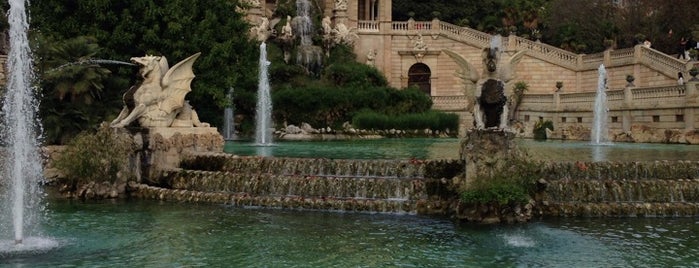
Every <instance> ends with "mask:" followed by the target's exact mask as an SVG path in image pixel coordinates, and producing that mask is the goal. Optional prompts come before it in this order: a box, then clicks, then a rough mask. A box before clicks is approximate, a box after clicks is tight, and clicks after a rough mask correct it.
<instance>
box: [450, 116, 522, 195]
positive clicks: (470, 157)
mask: <svg viewBox="0 0 699 268" xmlns="http://www.w3.org/2000/svg"><path fill="white" fill-rule="evenodd" d="M514 138H515V133H512V132H509V131H504V130H500V129H472V130H469V131H468V132H466V135H465V137H464V139H463V140H462V141H461V150H460V153H459V154H460V157H461V160H464V162H465V168H464V178H465V180H466V181H465V182H466V183H469V182H472V181H473V180H475V179H476V178H478V177H492V176H493V174H494V172H497V171H498V170H502V167H503V166H504V165H505V164H506V163H507V161H508V159H512V158H513V157H516V156H519V154H520V153H521V151H520V150H518V149H517V144H516V143H515V141H514Z"/></svg>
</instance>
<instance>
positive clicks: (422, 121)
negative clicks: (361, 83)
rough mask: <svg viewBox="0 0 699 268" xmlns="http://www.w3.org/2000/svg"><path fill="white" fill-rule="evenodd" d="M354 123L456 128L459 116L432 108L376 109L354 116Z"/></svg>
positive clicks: (382, 126)
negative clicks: (388, 112) (420, 110)
mask: <svg viewBox="0 0 699 268" xmlns="http://www.w3.org/2000/svg"><path fill="white" fill-rule="evenodd" d="M352 125H353V126H354V127H356V128H360V129H381V130H383V129H403V130H413V129H427V128H428V129H432V130H440V131H444V130H447V129H449V130H452V131H453V130H456V129H458V127H459V116H458V115H456V114H452V113H445V112H440V111H434V110H430V111H427V112H423V113H406V114H399V115H386V114H381V113H377V112H374V111H367V110H365V111H362V112H359V113H358V114H356V115H355V116H354V117H353V118H352Z"/></svg>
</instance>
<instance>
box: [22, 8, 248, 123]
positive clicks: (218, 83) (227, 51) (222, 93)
mask: <svg viewBox="0 0 699 268" xmlns="http://www.w3.org/2000/svg"><path fill="white" fill-rule="evenodd" d="M237 5H238V1H235V0H211V1H198V0H168V1H149V0H125V1H109V0H80V1H78V0H45V1H41V3H39V4H33V5H31V7H30V8H31V13H32V21H31V24H32V28H33V29H34V30H35V31H37V32H40V33H41V35H43V36H45V38H46V39H48V40H67V39H71V38H76V37H79V36H87V37H89V38H92V39H93V40H95V41H94V42H95V43H96V44H99V46H100V47H101V50H100V51H99V52H98V53H97V54H94V55H92V56H94V57H95V58H101V59H111V60H119V61H127V60H128V59H129V58H131V57H133V56H142V55H144V54H155V55H163V56H166V57H167V58H168V60H169V61H170V64H171V65H173V64H174V63H176V62H179V61H180V60H182V59H184V58H186V57H188V56H190V55H192V54H194V53H197V52H203V53H202V56H201V57H200V58H199V59H198V60H197V62H196V63H195V64H194V73H195V74H196V75H197V78H196V79H194V81H193V82H192V89H193V90H192V92H191V93H189V94H188V96H187V99H189V100H191V103H192V105H193V106H194V107H195V109H197V112H198V113H199V116H200V117H201V118H202V120H203V121H208V122H211V123H213V124H214V125H217V124H219V123H220V122H221V121H222V118H221V117H222V114H223V112H222V111H223V107H224V106H225V103H226V92H227V91H228V89H229V88H231V87H233V88H236V91H235V94H236V97H237V96H238V95H241V96H247V95H249V94H250V93H249V92H250V91H253V90H254V89H256V88H255V87H254V85H255V84H256V82H255V79H256V77H257V75H256V70H257V67H256V63H257V61H256V59H257V56H258V55H259V54H258V51H257V46H256V45H255V44H253V43H251V41H249V40H248V38H247V33H248V31H249V27H250V26H249V25H248V24H247V23H246V22H245V21H244V19H243V14H242V13H239V12H236V7H237ZM113 75H116V76H124V77H129V78H132V77H131V76H133V70H128V69H126V70H118V71H117V72H114V73H113ZM51 90H54V89H51ZM125 90H126V88H124V87H119V88H111V87H110V85H105V88H104V89H103V90H102V91H110V92H112V91H113V92H124V91H125ZM253 92H254V91H253ZM236 104H238V102H237V101H236ZM237 107H239V109H242V108H245V106H244V105H237ZM109 108H110V109H111V110H112V111H118V110H119V109H120V108H121V105H117V106H114V107H109ZM238 112H241V113H251V111H244V110H238ZM108 119H110V118H104V120H108Z"/></svg>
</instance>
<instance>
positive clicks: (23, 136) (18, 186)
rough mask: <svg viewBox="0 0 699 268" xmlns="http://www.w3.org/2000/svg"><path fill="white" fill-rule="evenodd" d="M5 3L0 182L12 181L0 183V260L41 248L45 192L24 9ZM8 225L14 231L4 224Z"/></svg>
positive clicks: (14, 0) (16, 1)
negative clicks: (7, 48)
mask: <svg viewBox="0 0 699 268" xmlns="http://www.w3.org/2000/svg"><path fill="white" fill-rule="evenodd" d="M9 3H10V9H9V12H8V15H7V17H8V22H9V24H10V29H9V33H10V52H9V54H8V55H7V69H6V70H7V73H8V76H7V88H6V91H5V98H4V100H3V106H2V115H3V124H2V143H3V146H5V147H4V148H5V151H4V152H3V161H2V171H3V176H2V178H4V179H9V180H10V181H9V182H3V183H0V186H2V187H3V188H2V190H3V191H9V192H5V193H3V194H2V196H3V199H5V200H4V204H5V205H3V206H2V210H3V213H2V214H1V215H0V219H2V222H0V227H2V231H1V232H2V234H3V235H8V236H9V235H10V234H6V232H8V231H9V230H10V229H11V230H12V232H13V234H12V235H13V239H12V241H11V242H4V240H0V256H1V255H2V254H1V253H3V252H13V251H23V250H27V249H36V248H37V247H41V246H40V245H37V243H35V242H36V241H38V240H40V239H37V238H36V236H38V232H39V221H40V220H39V218H40V217H39V215H40V214H39V213H40V212H41V211H42V210H43V205H42V195H43V194H42V191H41V189H40V185H39V183H40V181H41V180H42V178H43V175H42V167H41V158H40V156H39V139H38V133H39V132H40V129H41V125H40V123H39V119H38V118H37V114H38V109H39V103H38V99H37V96H36V92H37V90H36V88H34V87H33V86H32V82H33V80H34V74H33V71H32V56H31V51H30V47H29V41H28V40H27V31H28V28H29V23H28V22H27V10H26V8H25V2H24V1H23V0H10V1H9ZM7 186H9V189H7V188H6V187H7ZM6 210H11V212H8V211H6ZM8 216H9V219H8ZM8 221H9V222H11V225H12V228H8V226H6V225H7V224H8V223H6V222H8ZM8 244H11V245H14V246H9V245H8ZM42 245H46V244H45V243H43V244H42Z"/></svg>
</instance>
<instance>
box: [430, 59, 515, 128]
mask: <svg viewBox="0 0 699 268" xmlns="http://www.w3.org/2000/svg"><path fill="white" fill-rule="evenodd" d="M443 51H444V53H445V54H447V55H448V56H449V57H451V58H452V59H453V60H454V61H455V62H456V64H457V65H459V67H460V69H459V70H457V73H456V76H458V77H460V78H461V79H462V81H463V82H464V85H465V92H464V93H465V95H466V102H467V105H466V110H467V111H471V112H472V113H473V117H474V123H475V127H476V128H479V129H482V128H492V127H497V128H500V129H505V128H506V127H507V122H508V121H509V120H508V118H507V117H508V112H507V109H508V107H507V103H508V101H507V100H508V99H510V100H511V99H513V98H508V97H507V96H506V92H505V88H506V87H507V84H508V82H510V81H511V80H512V79H513V78H514V76H515V74H514V66H515V65H516V64H517V63H519V61H520V60H521V59H522V56H524V53H525V51H519V52H517V53H515V54H514V55H512V56H510V57H504V55H503V54H502V53H501V52H500V51H499V49H498V48H485V49H483V53H482V58H483V66H484V68H483V73H482V74H478V71H477V69H476V68H475V67H474V66H473V65H472V64H471V63H470V62H469V61H468V60H466V59H465V58H463V57H462V56H461V55H459V54H458V53H456V52H454V51H451V50H448V49H445V50H443ZM511 104H512V103H511V102H510V105H511Z"/></svg>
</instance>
